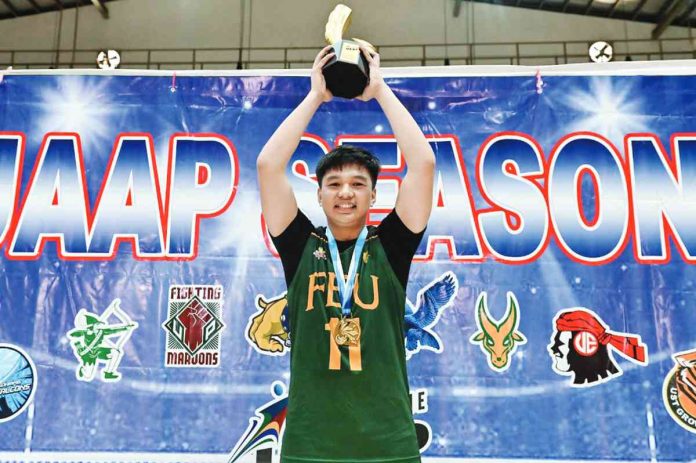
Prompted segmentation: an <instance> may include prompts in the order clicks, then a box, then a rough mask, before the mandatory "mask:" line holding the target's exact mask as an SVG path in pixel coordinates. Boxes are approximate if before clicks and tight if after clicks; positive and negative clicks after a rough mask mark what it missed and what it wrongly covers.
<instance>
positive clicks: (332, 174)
mask: <svg viewBox="0 0 696 463" xmlns="http://www.w3.org/2000/svg"><path fill="white" fill-rule="evenodd" d="M317 195H318V197H319V203H320V204H321V208H322V209H323V210H324V214H326V218H327V220H328V222H329V223H330V224H331V225H333V226H338V227H358V226H361V225H362V224H364V223H365V221H366V218H367V212H368V210H369V209H370V206H371V205H372V203H373V202H374V200H375V195H376V192H375V190H374V189H373V188H372V180H371V179H370V173H369V172H368V170H367V169H366V168H365V167H363V166H359V165H357V164H348V165H345V166H343V167H342V168H340V169H332V170H329V171H327V172H326V174H325V175H324V178H323V179H322V183H321V186H320V187H319V191H318V192H317Z"/></svg>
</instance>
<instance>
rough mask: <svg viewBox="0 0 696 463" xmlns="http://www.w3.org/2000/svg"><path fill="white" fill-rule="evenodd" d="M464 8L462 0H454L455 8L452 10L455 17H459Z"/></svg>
mask: <svg viewBox="0 0 696 463" xmlns="http://www.w3.org/2000/svg"><path fill="white" fill-rule="evenodd" d="M461 9H462V0H454V10H452V16H454V17H455V18H458V17H459V11H460V10H461Z"/></svg>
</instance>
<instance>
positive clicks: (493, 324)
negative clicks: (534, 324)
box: [470, 292, 527, 373]
mask: <svg viewBox="0 0 696 463" xmlns="http://www.w3.org/2000/svg"><path fill="white" fill-rule="evenodd" d="M519 324H520V309H519V304H518V303H517V298H516V297H515V295H514V294H513V293H512V292H508V293H507V311H506V313H505V316H504V317H503V319H502V320H500V321H496V320H495V319H494V318H493V317H492V316H491V313H490V312H489V310H488V303H487V294H486V293H485V292H483V293H481V295H480V296H479V297H478V299H477V300H476V326H477V327H478V329H479V331H477V332H476V333H475V334H474V335H473V336H472V337H471V339H470V342H471V343H472V344H479V345H480V346H481V351H483V353H484V354H485V355H486V360H488V366H489V367H490V368H491V369H492V370H493V371H497V372H498V373H502V372H503V371H505V370H507V369H508V368H509V367H510V356H511V355H512V354H513V353H514V352H515V350H516V349H517V345H518V344H524V343H526V342H527V340H526V339H525V337H524V335H523V334H522V333H520V332H519V331H517V328H518V327H519Z"/></svg>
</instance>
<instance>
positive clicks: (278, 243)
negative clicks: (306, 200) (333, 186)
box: [271, 209, 314, 286]
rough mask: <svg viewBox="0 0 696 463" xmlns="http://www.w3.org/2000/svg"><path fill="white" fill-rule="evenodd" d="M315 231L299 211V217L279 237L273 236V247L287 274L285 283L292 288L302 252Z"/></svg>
mask: <svg viewBox="0 0 696 463" xmlns="http://www.w3.org/2000/svg"><path fill="white" fill-rule="evenodd" d="M313 231H314V225H312V222H310V221H309V219H308V218H307V216H306V215H304V213H302V211H301V210H299V209H298V210H297V215H296V216H295V218H294V219H293V220H292V222H290V225H288V226H287V228H286V229H285V230H283V231H282V233H281V234H280V235H278V236H271V240H273V245H274V246H275V247H276V250H277V251H278V254H279V255H280V261H281V262H282V263H283V271H284V272H285V283H286V284H287V285H288V286H290V282H292V279H293V277H294V276H295V272H297V267H298V265H300V259H301V258H302V251H303V250H304V247H305V244H307V239H308V238H309V235H310V234H311V233H312V232H313Z"/></svg>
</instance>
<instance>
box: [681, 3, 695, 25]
mask: <svg viewBox="0 0 696 463" xmlns="http://www.w3.org/2000/svg"><path fill="white" fill-rule="evenodd" d="M694 10H696V0H689V8H687V9H686V11H685V12H684V14H683V15H682V17H681V19H679V23H680V24H681V25H682V26H683V25H685V24H686V25H687V26H688V27H691V26H690V25H689V23H690V22H691V21H690V18H691V13H693V12H694Z"/></svg>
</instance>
